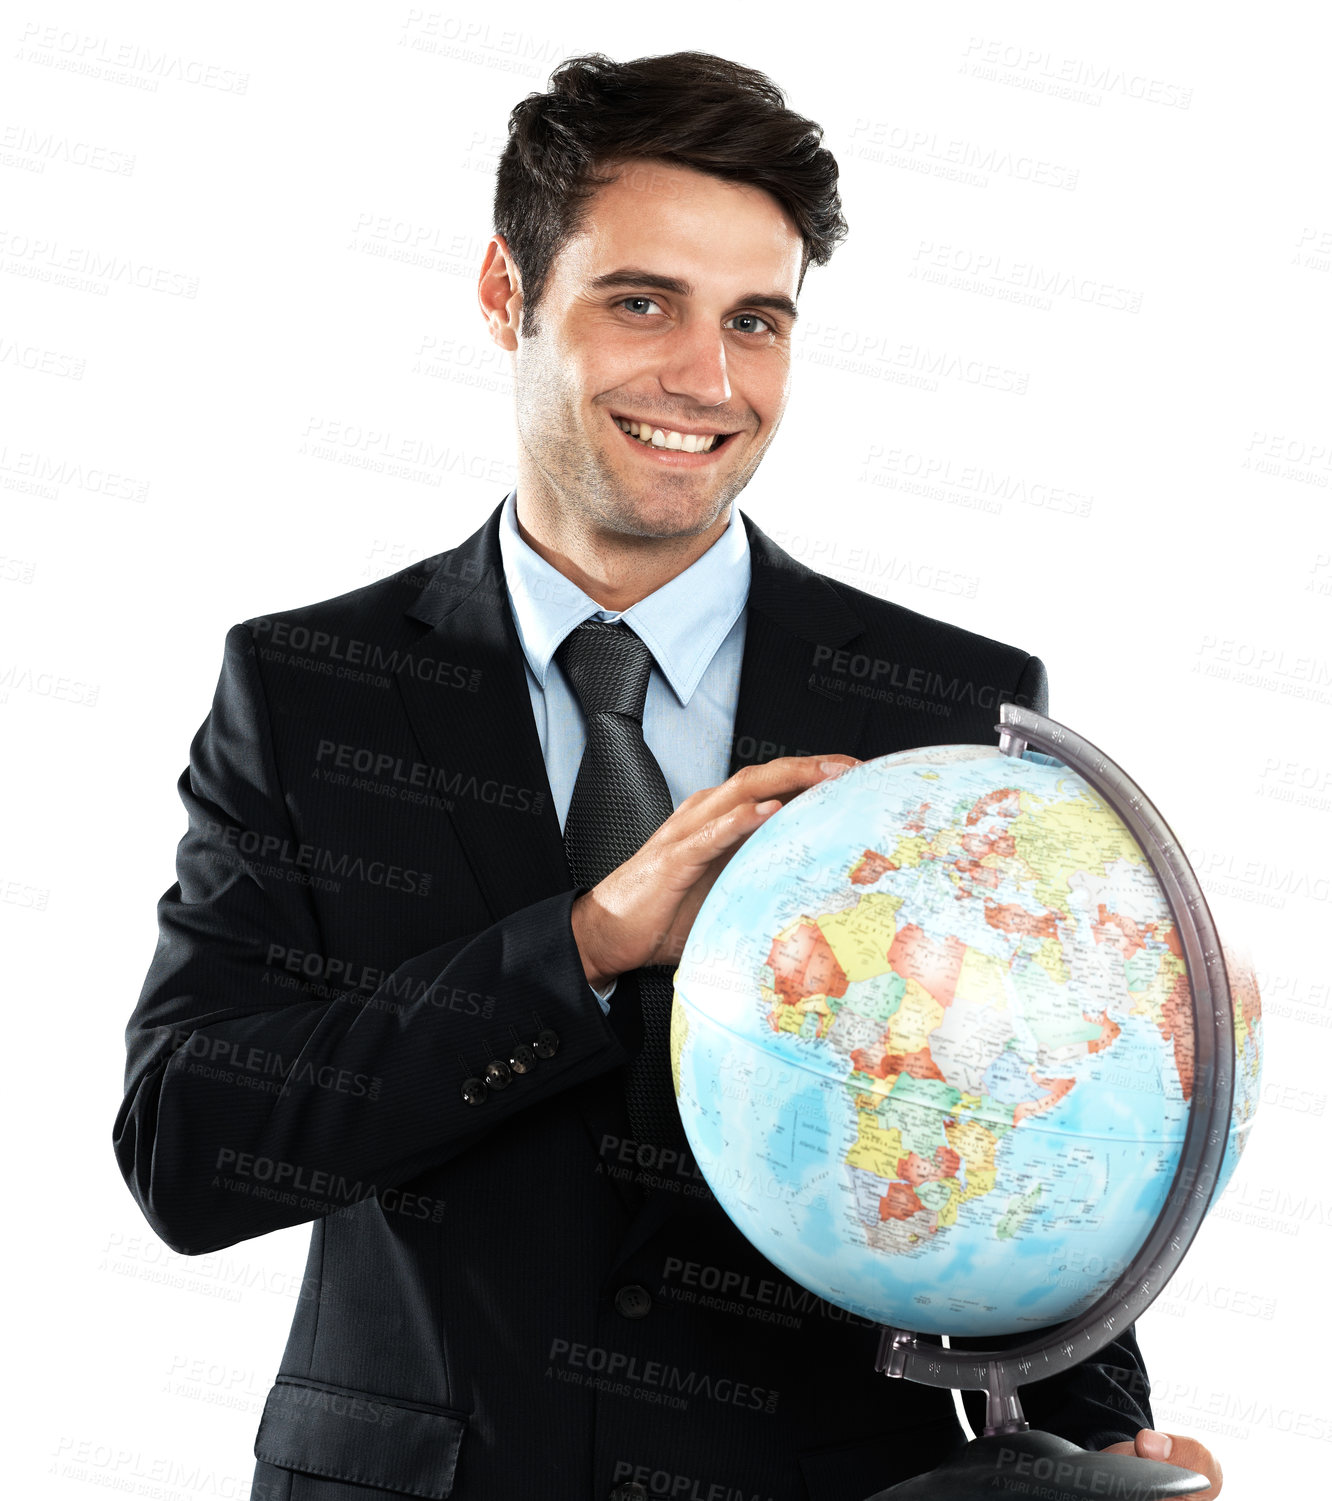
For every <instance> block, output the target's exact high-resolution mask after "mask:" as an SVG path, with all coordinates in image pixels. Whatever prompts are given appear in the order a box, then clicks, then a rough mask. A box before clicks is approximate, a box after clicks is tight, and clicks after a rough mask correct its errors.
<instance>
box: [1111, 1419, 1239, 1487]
mask: <svg viewBox="0 0 1332 1501" xmlns="http://www.w3.org/2000/svg"><path fill="white" fill-rule="evenodd" d="M1112 1447H1113V1448H1114V1449H1115V1450H1117V1451H1118V1452H1119V1453H1121V1454H1129V1453H1132V1454H1137V1455H1139V1456H1140V1457H1141V1458H1142V1459H1159V1460H1165V1461H1168V1462H1169V1463H1170V1464H1172V1465H1178V1466H1179V1467H1180V1469H1182V1470H1194V1471H1196V1472H1197V1473H1198V1474H1199V1475H1206V1477H1207V1478H1208V1480H1209V1481H1210V1482H1211V1485H1210V1486H1209V1488H1208V1489H1207V1490H1205V1491H1197V1492H1195V1493H1194V1501H1212V1498H1213V1497H1215V1496H1219V1495H1220V1494H1221V1466H1220V1464H1219V1463H1218V1462H1217V1460H1216V1457H1215V1455H1214V1454H1213V1453H1212V1451H1211V1450H1210V1449H1209V1448H1208V1447H1207V1446H1206V1445H1205V1444H1200V1443H1199V1442H1198V1440H1197V1439H1196V1438H1184V1437H1183V1436H1182V1435H1180V1434H1178V1433H1163V1432H1162V1431H1161V1430H1160V1429H1159V1428H1140V1429H1139V1430H1138V1432H1137V1435H1136V1436H1135V1438H1134V1440H1133V1444H1132V1446H1130V1445H1128V1444H1114V1445H1112Z"/></svg>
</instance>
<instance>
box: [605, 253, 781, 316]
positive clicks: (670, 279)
mask: <svg viewBox="0 0 1332 1501" xmlns="http://www.w3.org/2000/svg"><path fill="white" fill-rule="evenodd" d="M588 287H589V288H590V289H591V290H592V291H593V292H602V291H605V290H606V289H607V288H608V287H646V288H649V289H650V290H651V291H654V292H673V293H674V294H675V295H676V296H677V297H692V296H693V295H694V289H693V287H692V286H691V285H690V283H689V282H687V281H681V280H680V278H679V277H678V276H662V275H661V274H660V273H659V272H656V271H641V270H639V269H638V268H637V267H635V266H621V267H620V268H619V270H617V271H607V272H605V273H603V274H602V275H601V276H596V277H593V279H592V280H591V281H590V282H589V283H588ZM736 303H737V305H739V304H740V303H745V304H747V305H748V306H749V307H760V308H768V309H770V310H771V311H772V312H776V313H785V314H786V316H787V317H788V318H789V319H790V320H791V322H792V323H794V322H795V321H796V319H797V318H798V317H799V316H800V312H799V309H798V308H797V307H796V305H795V303H794V302H792V301H791V299H790V298H789V297H783V296H782V295H781V294H780V293H778V292H748V293H746V294H745V296H743V297H738V298H737V299H736Z"/></svg>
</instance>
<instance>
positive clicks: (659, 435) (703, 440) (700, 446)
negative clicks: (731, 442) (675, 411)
mask: <svg viewBox="0 0 1332 1501" xmlns="http://www.w3.org/2000/svg"><path fill="white" fill-rule="evenodd" d="M615 425H616V427H618V428H619V429H620V431H621V432H626V433H628V434H629V435H630V436H631V437H634V438H637V439H638V441H639V442H640V443H645V444H648V445H650V446H651V447H653V448H675V449H679V450H680V451H681V452H683V453H708V452H710V451H711V450H712V449H713V448H714V447H716V444H717V439H718V436H719V435H718V434H717V433H698V434H694V433H679V432H675V431H674V430H673V429H671V428H661V427H649V426H648V425H647V423H645V422H642V423H640V422H626V421H624V420H623V418H620V417H617V418H616V419H615Z"/></svg>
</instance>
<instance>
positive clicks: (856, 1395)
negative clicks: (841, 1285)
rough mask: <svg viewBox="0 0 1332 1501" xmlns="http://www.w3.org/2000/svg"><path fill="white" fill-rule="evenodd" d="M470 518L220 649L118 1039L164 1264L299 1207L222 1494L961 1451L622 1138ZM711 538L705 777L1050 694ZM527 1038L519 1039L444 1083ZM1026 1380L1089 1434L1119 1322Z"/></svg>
mask: <svg viewBox="0 0 1332 1501" xmlns="http://www.w3.org/2000/svg"><path fill="white" fill-rule="evenodd" d="M499 516H500V507H499V506H497V507H496V509H495V510H494V511H493V512H492V513H491V515H490V517H489V518H488V520H487V521H486V522H485V523H484V524H483V525H482V526H481V527H480V528H479V529H478V530H477V531H476V532H475V533H474V534H473V535H472V536H470V537H469V538H468V539H467V540H466V541H465V542H463V543H461V544H460V545H459V546H457V547H454V548H452V549H450V550H449V551H446V552H443V553H440V554H439V555H438V556H436V557H434V558H430V559H428V560H426V561H425V562H423V563H419V564H416V565H414V566H413V567H411V568H409V569H407V570H404V571H403V572H400V573H397V574H395V575H393V576H392V577H389V578H385V579H383V580H381V581H379V582H376V583H373V584H370V585H368V586H366V587H364V588H360V589H356V590H353V591H352V592H350V593H348V594H344V595H341V596H339V597H338V598H336V599H331V600H326V601H323V602H321V603H317V604H313V605H309V606H306V607H304V608H301V609H296V610H290V611H286V612H284V613H282V614H281V615H274V616H271V617H263V618H255V619H252V620H248V621H246V622H244V623H243V624H240V625H236V626H233V627H232V629H231V630H230V632H229V633H228V635H227V639H226V648H225V655H224V659H223V664H222V670H221V676H220V679H219V682H218V685H217V690H216V695H215V697H214V700H213V704H212V709H211V712H210V713H209V716H208V718H207V719H206V720H205V722H204V724H203V725H202V726H201V728H200V730H199V732H198V734H197V735H196V737H195V739H194V741H193V744H192V746H191V750H190V764H189V767H188V768H187V770H186V771H185V772H184V773H183V774H182V776H181V779H180V784H179V790H180V795H181V798H182V800H183V801H184V804H185V807H186V810H187V811H188V814H189V827H188V830H187V832H186V833H185V835H184V836H183V838H182V840H181V843H180V846H179V849H178V853H177V866H176V869H177V877H178V879H177V882H176V884H175V885H173V886H172V887H171V888H170V889H169V890H168V891H167V892H166V893H165V894H164V895H163V897H162V899H161V901H160V903H159V905H158V922H159V930H160V936H159V941H158V945H157V950H156V953H155V955H154V957H153V960H152V965H151V968H150V970H149V972H148V976H147V980H146V982H145V985H144V988H143V992H142V994H141V996H140V998H139V1001H138V1004H137V1007H136V1009H135V1010H134V1013H133V1015H132V1017H131V1019H130V1022H129V1026H128V1029H127V1033H126V1044H127V1053H128V1058H127V1066H126V1074H125V1098H124V1103H123V1105H122V1107H121V1109H120V1111H119V1114H118V1116H117V1118H116V1122H115V1132H114V1135H115V1150H116V1156H117V1159H118V1161H119V1164H120V1167H121V1170H122V1172H123V1174H124V1177H125V1180H126V1182H127V1183H128V1185H129V1187H130V1190H131V1192H132V1193H133V1194H134V1197H135V1199H136V1200H137V1201H138V1203H139V1205H140V1207H141V1208H142V1210H143V1213H144V1214H145V1216H146V1217H147V1219H148V1222H149V1223H150V1225H151V1226H152V1228H153V1229H154V1231H155V1232H156V1233H157V1234H158V1235H159V1236H160V1237H161V1238H162V1239H163V1240H164V1241H165V1242H166V1243H167V1244H168V1245H170V1246H171V1247H173V1248H174V1249H176V1250H177V1251H180V1252H183V1253H185V1254H199V1253H203V1252H209V1251H215V1250H218V1249H219V1248H222V1247H225V1246H231V1245H234V1244H235V1243H236V1242H238V1241H243V1240H246V1239H247V1238H249V1237H252V1236H256V1235H262V1234H264V1233H266V1232H267V1231H270V1230H275V1229H278V1228H280V1227H282V1226H286V1225H294V1224H300V1223H305V1222H310V1223H311V1227H312V1235H311V1243H310V1255H309V1263H308V1267H307V1271H306V1278H305V1282H304V1287H303V1296H302V1298H301V1300H300V1302H299V1304H298V1307H297V1311H296V1315H295V1318H294V1321H293V1325H292V1329H291V1333H290V1337H289V1340H288V1343H287V1347H286V1352H285V1354H284V1357H283V1360H282V1365H281V1370H280V1373H279V1374H278V1376H277V1379H276V1382H275V1384H274V1386H273V1388H272V1391H271V1393H270V1395H269V1398H268V1402H267V1405H266V1408H265V1411H264V1414H263V1418H262V1420H261V1423H260V1427H259V1432H258V1437H257V1439H256V1442H255V1455H256V1457H257V1460H258V1466H257V1469H256V1472H255V1484H256V1489H255V1496H256V1497H259V1498H266V1501H368V1498H370V1497H374V1496H379V1495H386V1496H387V1495H411V1496H423V1497H435V1498H442V1497H446V1496H457V1497H459V1498H463V1501H489V1498H504V1501H511V1498H514V1497H529V1496H530V1497H541V1498H544V1501H566V1498H567V1501H587V1498H589V1497H606V1496H610V1495H611V1494H612V1493H613V1492H615V1494H616V1495H617V1496H624V1497H633V1496H642V1495H647V1496H655V1495H670V1496H674V1497H680V1496H685V1497H689V1498H709V1501H717V1498H723V1497H724V1498H727V1501H729V1498H731V1497H732V1496H736V1497H739V1496H743V1497H745V1498H751V1497H756V1496H757V1497H761V1498H771V1501H860V1498H862V1497H863V1496H865V1495H866V1494H868V1493H869V1492H870V1491H872V1490H875V1489H877V1488H879V1487H882V1486H885V1485H887V1484H889V1483H890V1482H892V1481H894V1480H896V1479H899V1478H902V1477H904V1476H907V1475H910V1474H913V1473H916V1472H918V1471H920V1470H923V1469H927V1468H930V1467H932V1466H933V1465H934V1464H936V1463H937V1462H938V1461H939V1460H940V1459H941V1458H942V1457H944V1456H945V1455H946V1454H947V1453H948V1452H949V1451H950V1450H951V1449H952V1448H954V1447H955V1446H956V1445H957V1444H958V1443H959V1442H961V1440H962V1437H963V1434H962V1430H961V1428H960V1426H959V1424H958V1422H957V1419H956V1417H955V1414H954V1408H953V1405H952V1401H951V1399H950V1397H949V1395H948V1394H947V1393H946V1392H940V1391H936V1390H933V1389H930V1388H925V1387H920V1386H914V1385H911V1384H909V1383H904V1382H903V1383H898V1382H890V1381H889V1380H888V1379H887V1378H885V1377H883V1376H880V1375H877V1374H876V1373H875V1371H874V1366H873V1362H874V1355H875V1350H876V1345H877V1331H876V1329H875V1328H874V1327H873V1326H870V1325H868V1324H867V1323H866V1322H865V1321H863V1320H861V1319H858V1318H855V1317H852V1316H849V1315H846V1314H844V1313H843V1312H842V1311H841V1310H839V1309H835V1308H831V1307H829V1306H827V1305H825V1304H821V1303H819V1302H818V1300H816V1299H814V1298H813V1297H812V1296H811V1295H809V1294H807V1293H805V1292H804V1291H803V1290H802V1289H800V1288H798V1287H796V1286H794V1285H793V1284H792V1283H791V1282H790V1281H789V1280H788V1279H786V1278H785V1277H783V1276H782V1275H781V1273H779V1272H778V1271H777V1270H776V1269H775V1268H774V1267H773V1266H772V1265H771V1264H770V1263H768V1262H767V1261H766V1260H764V1258H762V1257H761V1256H760V1255H758V1253H757V1252H755V1251H754V1250H753V1249H752V1248H751V1247H750V1246H749V1244H748V1243H747V1242H746V1241H745V1240H744V1239H743V1238H742V1237H741V1235H740V1234H739V1232H738V1231H737V1230H736V1229H735V1228H734V1227H733V1226H732V1224H731V1223H730V1221H729V1220H728V1219H727V1218H726V1216H725V1214H724V1213H723V1212H722V1211H721V1209H720V1208H719V1207H718V1205H717V1204H716V1201H715V1200H714V1199H713V1198H712V1196H711V1194H710V1193H709V1192H708V1190H707V1188H706V1185H705V1184H704V1183H703V1182H702V1179H701V1178H700V1176H699V1174H698V1171H697V1169H696V1168H695V1167H694V1165H693V1163H692V1162H691V1161H690V1160H689V1159H688V1157H687V1156H684V1157H681V1158H678V1159H677V1158H674V1157H672V1156H670V1155H669V1154H667V1153H664V1152H659V1151H657V1150H656V1149H652V1148H647V1149H644V1150H640V1149H639V1148H638V1147H637V1146H636V1144H635V1143H633V1142H632V1141H630V1140H629V1139H628V1126H627V1122H626V1119H625V1116H624V1106H623V1098H622V1090H623V1080H624V1069H625V1066H626V1064H627V1061H628V1060H629V1059H630V1058H631V1057H632V1056H633V1054H634V1052H635V1051H636V1049H637V1047H638V1045H639V1041H640V1036H641V1033H640V1025H639V1022H638V1005H637V985H636V981H635V977H634V976H633V975H632V974H630V975H626V976H622V977H621V979H620V982H619V985H618V986H617V988H616V991H615V994H614V997H613V998H612V1002H611V1010H610V1015H609V1017H606V1016H604V1015H603V1013H602V1011H601V1008H600V1007H599V1006H598V1004H597V1002H596V1000H595V998H594V997H593V995H592V994H591V992H590V990H589V988H588V985H587V983H586V980H585V978H584V975H583V970H582V965H581V962H580V960H579V956H578V952H577V949H576V947H575V944H574V941H573V934H572V930H571V927H570V908H571V906H572V903H573V900H574V897H575V895H576V894H577V892H576V890H575V888H574V886H573V884H572V882H571V878H570V875H569V871H568V868H567V865H566V863H565V857H564V849H563V843H562V839H561V834H560V829H559V825H558V821H557V818H556V814H555V810H554V808H553V807H552V804H551V799H550V792H549V786H548V783H547V780H546V775H545V769H544V763H543V760H542V755H541V748H540V743H539V740H538V737H537V733H536V727H535V724H534V722H533V718H532V714H531V709H530V704H529V698H528V690H527V686H526V680H525V676H524V667H523V657H522V652H521V649H520V647H519V644H518V640H517V635H516V632H515V629H514V624H513V619H512V615H511V612H510V609H509V605H508V600H507V596H506V593H505V585H504V577H503V572H502V568H501V562H500V551H499V544H498V525H499ZM743 520H744V524H745V527H746V529H747V532H748V536H749V544H750V549H751V560H752V581H751V587H750V594H749V599H748V603H747V606H746V608H747V610H748V617H747V625H746V637H745V647H744V656H743V663H742V671H741V678H740V692H739V702H738V708H737V713H736V720H735V732H734V736H733V740H732V747H731V757H730V771H731V773H734V772H736V771H737V770H739V769H740V768H741V767H742V766H745V765H749V764H753V763H756V762H763V761H767V760H770V759H771V758H773V757H774V756H781V755H804V754H810V753H814V752H818V751H829V752H848V753H851V754H853V755H856V756H858V757H860V758H862V759H868V758H870V757H872V756H877V755H882V754H885V753H887V752H890V751H896V750H900V749H904V748H907V747H911V746H916V745H926V744H940V743H956V742H969V743H984V744H994V743H996V736H995V733H994V725H995V723H996V720H997V717H998V705H999V703H1000V702H1002V701H1003V700H1004V699H1005V698H1010V697H1011V698H1016V699H1017V700H1018V701H1019V702H1024V703H1028V704H1031V705H1033V706H1034V707H1036V708H1037V709H1039V710H1042V711H1044V710H1045V708H1046V684H1045V671H1044V668H1043V666H1042V664H1041V662H1040V661H1039V659H1038V658H1036V657H1033V656H1030V655H1028V654H1027V653H1026V652H1022V651H1018V650H1016V649H1014V648H1012V647H1010V646H1006V645H1003V644H1002V643H1000V642H997V641H993V640H990V639H988V638H986V637H983V636H979V635H976V634H974V633H971V632H968V631H964V630H961V629H958V628H957V627H954V626H951V625H947V624H944V623H941V622H939V621H936V620H932V619H929V618H927V617H925V616H923V615H919V614H916V613H914V612H913V611H911V610H907V609H903V608H902V607H901V606H899V605H896V604H892V603H889V602H886V601H884V600H881V599H878V598H876V597H875V596H873V595H870V594H867V593H864V592H862V591H860V590H857V589H854V588H851V587H849V586H847V585H845V584H842V583H838V582H835V581H833V580H831V579H829V578H827V577H825V576H823V575H820V574H818V573H816V572H814V571H812V570H811V569H809V568H806V567H805V566H803V565H802V564H801V563H799V562H798V561H796V560H795V559H793V558H792V557H790V556H789V555H788V554H787V553H785V552H784V551H783V550H782V549H781V548H779V547H777V546H776V545H775V544H774V543H773V542H772V541H771V539H769V538H768V537H767V536H766V535H765V534H764V533H763V532H762V531H761V530H760V529H759V528H758V527H757V526H755V525H754V523H753V521H752V520H751V519H750V518H749V517H748V516H744V517H743ZM541 1031H549V1032H553V1033H554V1034H555V1035H556V1037H557V1038H558V1051H557V1052H556V1053H555V1055H554V1056H553V1057H551V1058H548V1059H545V1060H542V1061H539V1062H538V1063H537V1065H536V1067H535V1068H534V1069H532V1070H531V1071H530V1072H529V1073H528V1074H526V1075H520V1076H515V1077H514V1079H513V1081H512V1082H511V1083H510V1084H509V1085H508V1087H507V1088H504V1089H502V1090H501V1091H498V1092H496V1091H492V1090H486V1091H484V1099H483V1100H482V1102H481V1103H479V1104H468V1103H467V1102H466V1101H465V1099H464V1089H463V1085H464V1081H465V1080H467V1079H469V1078H474V1077H475V1076H478V1075H480V1074H482V1073H483V1071H484V1068H485V1066H486V1064H487V1063H488V1062H489V1061H490V1060H491V1059H494V1058H497V1057H506V1056H508V1054H509V1053H510V1052H511V1051H512V1045H513V1043H514V1042H516V1041H529V1042H530V1041H531V1040H532V1039H533V1038H534V1037H535V1036H536V1035H537V1034H538V1033H539V1032H541ZM1023 1395H1024V1399H1025V1403H1026V1408H1027V1413H1028V1417H1029V1418H1030V1420H1031V1421H1032V1423H1033V1425H1035V1426H1044V1427H1047V1428H1050V1429H1052V1430H1053V1431H1055V1432H1057V1433H1060V1434H1062V1435H1063V1436H1065V1437H1068V1438H1070V1439H1072V1440H1074V1441H1075V1442H1078V1443H1081V1444H1084V1445H1086V1446H1088V1447H1092V1448H1099V1447H1101V1446H1102V1445H1103V1444H1107V1443H1111V1442H1113V1441H1115V1440H1117V1439H1122V1438H1129V1437H1131V1436H1132V1435H1133V1434H1134V1432H1136V1430H1137V1429H1138V1428H1139V1427H1141V1426H1145V1425H1149V1424H1150V1422H1151V1416H1150V1411H1149V1408H1148V1406H1147V1382H1146V1377H1145V1374H1144V1372H1143V1368H1142V1363H1141V1360H1140V1358H1139V1353H1138V1349H1137V1345H1136V1343H1135V1340H1134V1335H1133V1331H1132V1329H1129V1330H1127V1331H1126V1332H1125V1333H1124V1334H1123V1335H1122V1336H1121V1337H1120V1338H1119V1339H1118V1340H1116V1341H1115V1342H1114V1344H1112V1345H1110V1346H1107V1347H1106V1349H1105V1350H1103V1351H1102V1352H1101V1353H1100V1354H1099V1356H1098V1357H1097V1358H1096V1359H1095V1360H1094V1361H1088V1362H1085V1363H1084V1364H1083V1365H1081V1366H1079V1367H1077V1368H1075V1369H1074V1370H1072V1371H1070V1372H1069V1373H1067V1374H1066V1375H1065V1376H1063V1377H1059V1378H1052V1379H1050V1380H1047V1381H1045V1382H1042V1383H1039V1384H1037V1385H1033V1386H1030V1387H1027V1388H1025V1389H1024V1393H1023ZM967 1400H968V1402H969V1404H970V1412H971V1416H972V1421H973V1422H975V1421H976V1420H977V1419H978V1417H979V1413H980V1407H979V1400H978V1398H977V1397H976V1396H975V1395H974V1394H973V1395H972V1396H970V1397H968V1399H967ZM635 1486H637V1487H639V1489H637V1490H636V1489H634V1487H635ZM617 1487H618V1490H616V1488H617Z"/></svg>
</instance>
